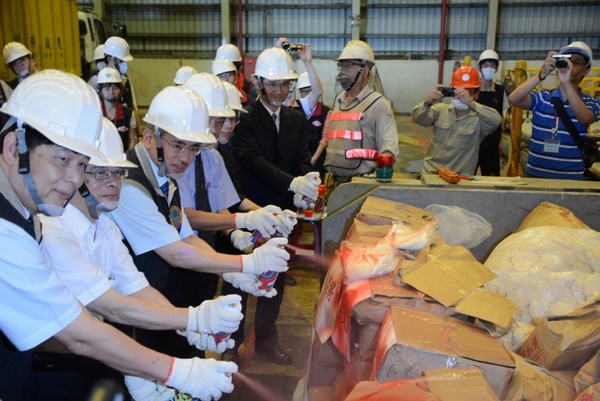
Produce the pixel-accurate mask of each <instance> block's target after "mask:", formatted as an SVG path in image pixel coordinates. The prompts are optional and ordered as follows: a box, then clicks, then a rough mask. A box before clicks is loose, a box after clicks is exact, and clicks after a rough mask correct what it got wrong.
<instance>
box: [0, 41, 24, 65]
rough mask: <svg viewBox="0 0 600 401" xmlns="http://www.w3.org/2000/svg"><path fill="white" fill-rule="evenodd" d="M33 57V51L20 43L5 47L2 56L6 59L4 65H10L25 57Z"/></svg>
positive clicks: (12, 43)
mask: <svg viewBox="0 0 600 401" xmlns="http://www.w3.org/2000/svg"><path fill="white" fill-rule="evenodd" d="M28 55H31V51H29V49H28V48H27V47H25V45H24V44H22V43H19V42H10V43H7V44H6V46H4V49H3V50H2V56H3V57H4V64H6V65H8V64H10V63H11V62H13V61H15V60H16V59H18V58H21V57H23V56H28Z"/></svg>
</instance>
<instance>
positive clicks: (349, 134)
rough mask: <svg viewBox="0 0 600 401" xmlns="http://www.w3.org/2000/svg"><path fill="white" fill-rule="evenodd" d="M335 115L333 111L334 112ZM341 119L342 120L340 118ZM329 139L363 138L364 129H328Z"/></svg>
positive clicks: (352, 139) (356, 139) (358, 139)
mask: <svg viewBox="0 0 600 401" xmlns="http://www.w3.org/2000/svg"><path fill="white" fill-rule="evenodd" d="M332 115H333V113H332ZM338 121H341V120H338ZM327 138H329V139H350V140H351V141H360V140H362V131H351V130H347V129H336V130H329V131H327Z"/></svg>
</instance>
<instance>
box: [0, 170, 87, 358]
mask: <svg viewBox="0 0 600 401" xmlns="http://www.w3.org/2000/svg"><path fill="white" fill-rule="evenodd" d="M0 192H2V194H3V195H4V197H5V198H6V199H8V200H9V201H10V202H11V204H12V205H13V206H14V207H15V208H17V210H19V212H20V213H21V214H22V215H23V217H25V218H27V217H29V213H27V212H26V211H25V208H24V207H23V205H22V204H20V202H19V201H18V200H17V199H18V198H17V196H16V194H15V193H14V191H13V190H12V188H11V187H10V184H9V183H8V178H7V177H6V175H5V174H4V172H3V171H2V169H0ZM0 244H2V251H1V252H0V271H1V274H0V294H1V300H0V330H1V331H2V332H3V333H4V334H5V335H6V337H8V339H9V340H10V341H11V342H12V343H13V344H14V345H15V347H17V348H18V349H19V350H21V351H25V350H28V349H31V348H33V347H35V346H37V345H39V344H40V343H42V342H44V341H46V340H47V339H49V338H50V337H52V336H53V335H55V334H56V333H58V332H60V331H61V330H63V329H64V328H65V327H67V326H68V325H69V324H71V323H72V322H73V321H74V320H75V319H76V318H77V317H78V316H79V314H80V313H81V311H82V306H81V304H80V303H79V302H77V299H75V297H74V296H73V294H72V293H71V291H69V289H68V288H67V287H66V286H64V285H63V284H62V283H61V282H60V280H59V279H58V277H57V275H56V274H54V272H53V267H52V265H51V263H50V261H49V260H48V258H47V257H46V256H45V255H44V253H43V252H42V251H41V249H40V246H39V245H38V243H37V242H36V241H35V239H34V238H32V237H31V236H30V235H29V234H27V232H25V230H23V229H22V228H21V227H19V226H17V225H15V224H13V223H11V222H9V221H7V220H4V219H0Z"/></svg>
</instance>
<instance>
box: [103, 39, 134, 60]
mask: <svg viewBox="0 0 600 401" xmlns="http://www.w3.org/2000/svg"><path fill="white" fill-rule="evenodd" d="M104 54H106V55H108V56H113V57H116V58H118V59H119V60H123V61H127V62H129V61H132V60H133V57H132V56H131V53H129V43H127V41H126V40H125V39H123V38H120V37H118V36H111V37H110V38H108V39H106V42H104Z"/></svg>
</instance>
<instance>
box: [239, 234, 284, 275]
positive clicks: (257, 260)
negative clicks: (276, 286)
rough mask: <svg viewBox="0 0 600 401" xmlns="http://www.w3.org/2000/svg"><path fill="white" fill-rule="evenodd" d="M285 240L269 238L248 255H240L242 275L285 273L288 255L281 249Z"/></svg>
mask: <svg viewBox="0 0 600 401" xmlns="http://www.w3.org/2000/svg"><path fill="white" fill-rule="evenodd" d="M287 243H288V240H287V238H271V239H270V240H269V241H267V242H265V243H264V245H262V246H261V247H259V248H256V249H255V250H254V252H252V253H251V254H250V255H242V273H253V274H262V273H264V272H266V271H269V270H271V271H274V272H278V273H280V272H285V271H287V269H288V264H287V262H288V260H289V259H290V254H289V253H288V251H287V250H286V249H285V248H284V247H283V245H286V244H287Z"/></svg>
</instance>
